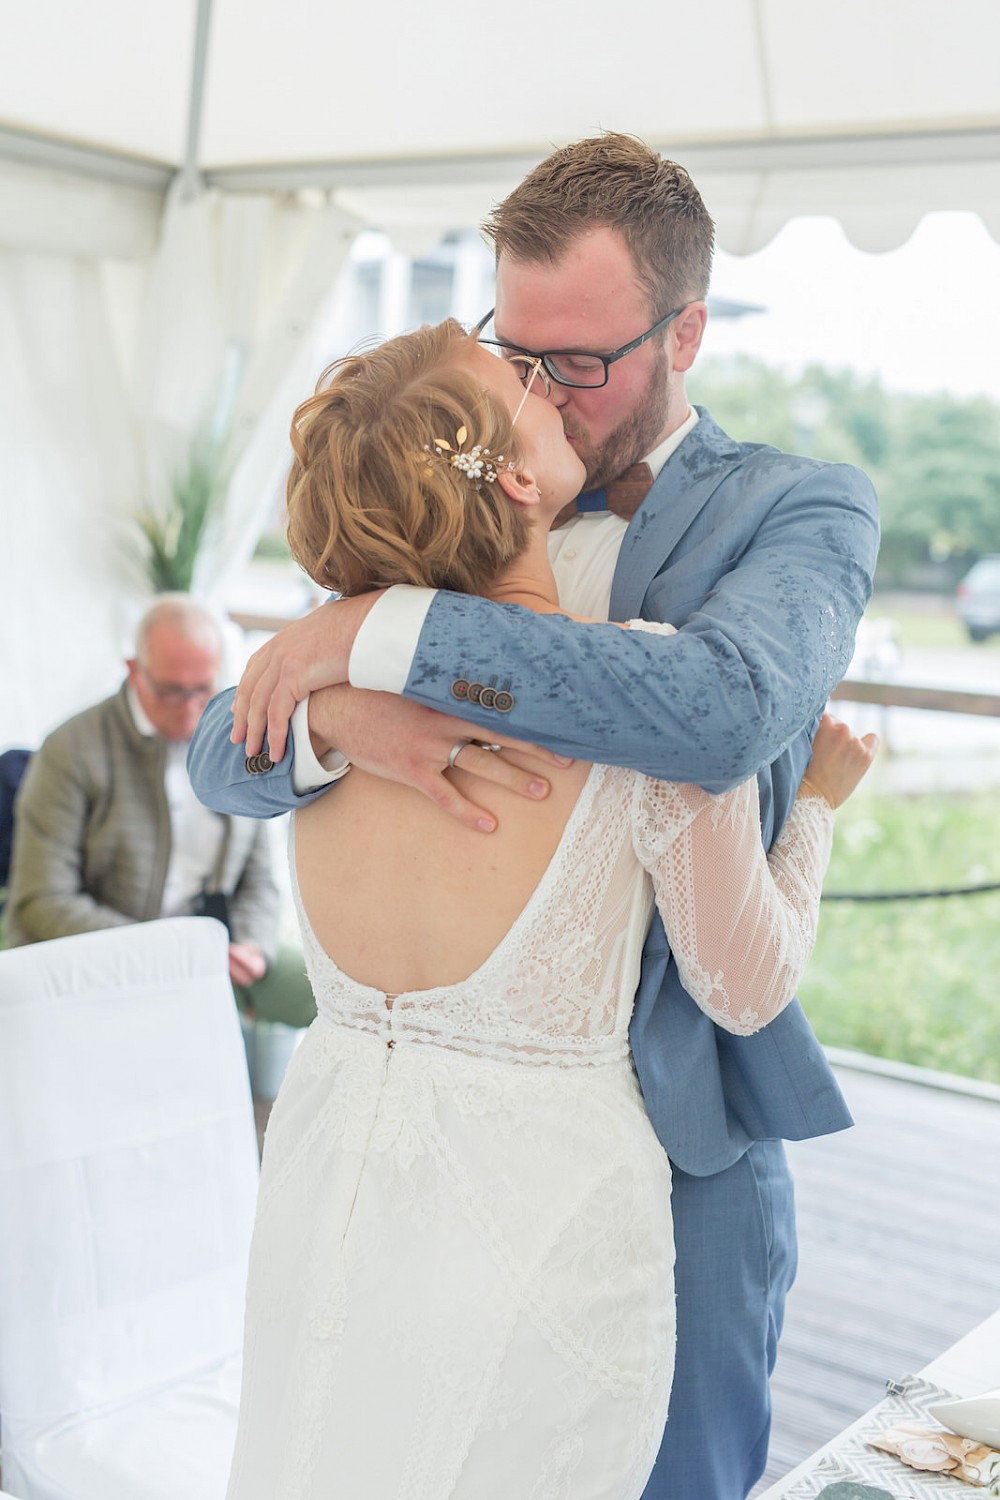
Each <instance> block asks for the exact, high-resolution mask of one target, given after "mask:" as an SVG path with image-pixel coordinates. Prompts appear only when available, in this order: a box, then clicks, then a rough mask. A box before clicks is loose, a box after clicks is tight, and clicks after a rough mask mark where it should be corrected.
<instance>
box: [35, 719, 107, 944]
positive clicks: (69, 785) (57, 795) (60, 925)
mask: <svg viewBox="0 0 1000 1500" xmlns="http://www.w3.org/2000/svg"><path fill="white" fill-rule="evenodd" d="M90 799H91V787H90V785H89V778H88V772H87V768H86V764H85V762H84V761H83V760H82V759H81V758H80V757H79V755H78V754H77V753H76V752H75V750H74V747H73V745H72V743H71V741H70V739H69V737H68V736H63V735H62V734H60V732H59V731H58V730H57V731H56V732H55V733H54V734H52V735H50V737H49V738H48V739H47V740H46V742H45V744H44V745H42V747H41V749H40V750H39V751H38V752H37V753H36V754H35V755H34V756H33V757H32V759H31V763H30V764H29V766H28V770H27V773H26V775H25V778H24V782H23V783H22V786H21V790H20V792H19V794H18V798H17V803H16V806H15V821H14V850H13V857H12V860H11V880H10V898H9V905H10V926H11V931H12V935H13V936H14V939H15V941H18V942H32V943H39V942H45V941H47V940H48V939H49V938H57V937H67V936H69V935H70V934H72V933H78V932H98V931H100V930H101V929H103V928H105V927H125V926H128V925H129V924H130V923H131V922H132V920H133V919H132V918H131V917H130V916H127V915H126V914H125V913H124V912H120V911H117V910H115V908H114V907H111V906H106V905H103V904H102V903H101V902H99V901H95V900H94V898H93V897H92V896H90V895H88V893H87V892H86V891H85V890H84V889H83V860H84V848H85V845H86V828H87V815H88V811H89V807H90Z"/></svg>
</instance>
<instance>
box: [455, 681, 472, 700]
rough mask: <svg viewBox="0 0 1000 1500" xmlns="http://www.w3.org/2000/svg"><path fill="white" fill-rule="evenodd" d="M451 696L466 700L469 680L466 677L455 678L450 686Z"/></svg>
mask: <svg viewBox="0 0 1000 1500" xmlns="http://www.w3.org/2000/svg"><path fill="white" fill-rule="evenodd" d="M451 696H452V697H453V698H467V697H468V696H469V679H468V678H467V677H456V678H455V681H454V682H453V683H452V685H451Z"/></svg>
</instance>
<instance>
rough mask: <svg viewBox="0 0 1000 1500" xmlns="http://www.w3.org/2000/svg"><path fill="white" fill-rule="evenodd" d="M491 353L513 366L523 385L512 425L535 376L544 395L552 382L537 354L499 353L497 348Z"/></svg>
mask: <svg viewBox="0 0 1000 1500" xmlns="http://www.w3.org/2000/svg"><path fill="white" fill-rule="evenodd" d="M480 342H485V340H481V341H480ZM493 353H494V354H500V357H501V359H504V360H506V362H507V364H509V365H512V366H513V368H514V373H515V375H516V376H517V378H518V380H519V381H520V382H521V384H522V385H523V386H524V395H523V396H522V397H521V399H520V401H519V402H518V403H517V411H516V412H515V413H514V415H513V416H512V417H511V419H510V425H511V426H512V427H513V426H514V424H515V423H516V422H517V419H518V417H519V416H520V415H521V413H522V412H523V410H524V403H525V402H526V401H527V399H528V397H529V396H530V395H531V387H532V385H533V384H534V380H535V376H536V375H537V376H538V379H539V380H540V382H541V384H542V386H543V387H544V390H543V394H544V395H546V396H548V395H549V393H550V392H551V390H552V382H551V381H550V380H549V377H548V375H546V373H545V368H544V366H543V365H542V361H541V358H540V357H539V356H538V355H537V354H511V355H507V354H501V352H500V349H499V348H497V349H494V351H493Z"/></svg>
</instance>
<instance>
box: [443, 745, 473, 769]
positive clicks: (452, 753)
mask: <svg viewBox="0 0 1000 1500" xmlns="http://www.w3.org/2000/svg"><path fill="white" fill-rule="evenodd" d="M471 744H472V741H471V740H459V742H458V744H457V745H452V747H451V749H450V750H449V752H448V769H449V770H451V769H452V768H453V767H454V764H455V762H456V760H457V759H458V757H459V755H460V754H461V752H462V751H463V750H464V749H465V747H466V745H471Z"/></svg>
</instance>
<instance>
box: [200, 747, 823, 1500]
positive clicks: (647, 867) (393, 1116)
mask: <svg viewBox="0 0 1000 1500" xmlns="http://www.w3.org/2000/svg"><path fill="white" fill-rule="evenodd" d="M830 829H831V817H830V814H829V811H828V809H827V807H826V804H825V802H821V801H819V800H818V799H816V798H808V799H805V800H804V801H800V802H799V803H798V804H797V805H796V809H795V811H794V812H793V814H792V816H791V819H790V820H789V823H788V825H787V827H786V829H785V831H784V832H783V834H782V837H781V839H780V841H779V843H778V845H776V847H775V849H774V850H773V851H772V854H771V857H770V866H769V865H768V863H767V862H766V861H765V858H764V855H763V851H762V849H761V844H760V833H759V821H758V808H757V790H756V783H754V782H750V783H747V784H746V785H745V786H743V787H740V788H738V789H737V790H736V791H735V792H732V793H730V794H728V795H727V796H725V797H710V796H708V795H707V794H706V793H704V792H701V791H699V790H698V789H697V788H692V787H684V786H674V785H671V784H669V783H666V782H655V781H651V780H648V779H647V778H644V777H642V776H639V775H637V774H635V773H633V772H631V771H625V770H620V769H614V768H608V767H602V766H595V767H594V768H593V769H592V770H591V772H590V774H589V776H588V779H587V781H586V782H585V784H584V787H583V790H582V792H581V794H580V797H579V800H578V802H577V805H576V807H575V809H574V811H573V813H572V815H571V817H570V819H569V822H568V823H567V826H566V829H565V832H564V834H563V837H562V840H561V842H560V844H559V847H558V849H557V850H556V853H555V855H554V856H553V858H552V861H551V863H550V865H549V867H548V869H547V871H546V873H545V875H544V876H543V878H542V880H541V881H540V883H539V885H538V886H537V888H536V889H535V891H534V894H533V895H532V897H531V899H530V900H529V902H528V904H527V906H526V907H525V908H524V910H523V911H522V913H521V915H520V917H519V918H518V919H517V921H516V922H515V923H514V926H513V927H512V928H511V930H510V931H509V932H508V934H507V936H506V937H505V938H504V939H503V941H502V942H501V943H500V945H499V946H498V947H497V948H496V949H495V951H494V952H493V953H492V954H491V956H490V957H489V958H488V959H487V960H486V961H485V963H483V964H482V966H481V967H480V968H479V969H478V970H477V971H476V972H475V973H474V974H472V975H471V976H470V977H469V979H468V980H466V981H465V982H464V983H462V984H456V985H449V986H447V987H445V988H441V989H434V990H423V991H419V992H413V993H408V994H402V995H398V996H395V997H391V998H390V997H387V996H386V995H385V994H383V993H382V992H380V991H378V990H374V989H370V988H367V987H366V986H365V985H363V984H359V983H356V982H354V981H353V980H351V979H349V978H347V977H346V976H345V975H344V974H343V973H341V971H340V970H339V969H338V968H337V966H336V964H335V963H334V962H333V960H332V959H331V958H330V957H329V956H328V955H327V954H326V953H324V952H323V951H322V950H321V949H320V947H319V945H318V943H317V941H316V938H315V935H314V934H313V932H312V930H311V928H310V925H309V922H308V919H307V917H306V915H305V912H304V911H303V910H302V907H301V903H299V916H300V920H301V923H302V930H303V938H304V944H305V953H306V960H307V964H308V967H309V973H310V977H311V979H312V983H313V987H314V989H315V993H316V1000H317V1005H318V1009H319V1015H318V1017H317V1019H316V1021H315V1022H314V1023H313V1025H312V1027H311V1028H310V1030H309V1032H308V1034H307V1035H306V1037H305V1040H304V1041H303V1043H302V1045H301V1046H300V1047H299V1049H298V1050H297V1052H296V1053H295V1055H294V1058H293V1060H292V1063H291V1066H290V1068H289V1071H288V1075H287V1077H286V1079H285V1082H284V1085H283V1087H282V1089H281V1092H280V1095H279V1097H278V1100H277V1102H276V1104H275V1107H274V1111H273V1113H272V1116H271V1120H270V1124H269V1127H268V1132H267V1143H266V1147H265V1152H264V1163H263V1171H262V1178H261V1188H260V1202H259V1207H258V1212H257V1224H256V1229H255V1234H254V1244H253V1253H252V1263H251V1270H250V1280H249V1289H248V1303H247V1336H246V1351H245V1363H244V1388H243V1398H242V1406H241V1416H240V1426H239V1434H238V1439H237V1445H236V1456H235V1461H234V1467H233V1473H232V1478H231V1481H230V1487H229V1500H633V1497H638V1496H639V1495H640V1494H641V1493H642V1490H643V1488H644V1485H645V1482H646V1479H647V1477H648V1474H649V1471H650V1468H651V1467H652V1464H653V1460H654V1458H655V1456H656V1453H657V1450H658V1447H659V1444H660V1440H661V1437H662V1433H663V1426H664V1422H665V1419H666V1413H667V1400H668V1396H669V1392H670V1380H671V1372H672V1367H673V1344H674V1307H673V1301H674V1297H673V1281H672V1261H673V1246H672V1234H671V1219H670V1169H669V1164H668V1162H667V1158H666V1155H665V1153H664V1151H663V1150H662V1148H661V1146H660V1145H659V1143H658V1141H657V1139H656V1137H655V1135H654V1133H653V1129H652V1126H651V1125H650V1123H649V1120H648V1118H647V1115H646V1112H645V1109H644V1107H643V1102H642V1097H641V1094H640V1092H639V1086H638V1082H637V1080H636V1077H635V1073H634V1070H633V1068H632V1065H631V1062H630V1057H629V1049H628V1025H629V1018H630V1012H631V1007H632V997H633V994H634V991H635V988H636V983H637V978H638V970H639V961H640V953H641V949H642V944H643V939H644V934H645V932H646V928H647V924H648V920H649V916H650V912H651V907H652V901H653V888H654V886H655V891H656V898H657V900H658V902H659V904H660V907H661V909H662V911H663V914H664V917H665V921H666V927H667V931H668V933H669V934H670V937H671V941H672V945H673V949H674V952H675V955H676V957H677V961H678V963H679V965H680V967H681V972H682V975H683V977H684V980H685V984H686V986H687V988H688V989H689V990H690V992H691V994H692V995H693V996H694V997H695V999H696V1000H697V1002H698V1003H699V1005H701V1006H702V1007H703V1008H704V1009H705V1010H706V1011H707V1012H708V1014H709V1015H710V1016H711V1017H712V1018H713V1019H714V1020H716V1021H717V1022H718V1023H719V1024H720V1025H722V1026H725V1027H728V1028H729V1029H730V1030H733V1031H740V1032H749V1031H753V1030H756V1029H757V1028H758V1027H759V1026H760V1025H761V1024H763V1023H764V1022H766V1021H767V1020H768V1019H770V1018H771V1017H772V1016H773V1015H774V1014H776V1013H777V1011H778V1010H779V1009H780V1008H781V1005H782V1004H784V1002H785V1001H786V1000H787V999H788V998H789V996H790V995H791V993H792V991H793V989H794V985H795V982H796V980H797V978H798V976H799V975H800V974H801V972H802V969H803V967H804V965H805V961H806V958H807V957H808V953H809V951H810V949H811V946H812V941H813V937H814V931H815V923H816V914H817V910H818V896H819V887H820V883H821V880H822V875H823V872H824V870H825V866H826V862H827V858H828V855H829V843H830ZM293 865H294V860H293ZM647 871H648V872H650V873H649V874H647V873H646V872H647ZM650 876H651V877H652V879H650ZM296 899H297V900H298V894H297V891H296Z"/></svg>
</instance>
